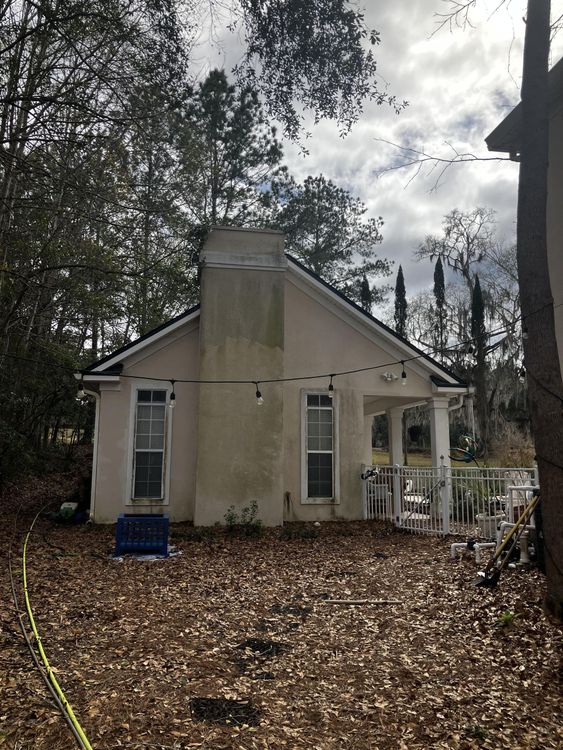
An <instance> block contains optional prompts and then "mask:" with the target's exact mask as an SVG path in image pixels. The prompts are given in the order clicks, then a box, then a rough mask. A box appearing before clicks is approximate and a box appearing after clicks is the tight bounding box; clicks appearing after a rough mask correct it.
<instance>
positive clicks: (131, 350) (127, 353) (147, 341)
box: [88, 310, 200, 375]
mask: <svg viewBox="0 0 563 750" xmlns="http://www.w3.org/2000/svg"><path fill="white" fill-rule="evenodd" d="M199 312H200V311H199V310H194V312H193V313H192V314H191V315H187V316H186V317H185V318H180V319H179V320H176V321H175V322H174V323H170V325H167V326H164V328H162V329H161V330H159V331H156V333H153V334H152V336H147V337H146V338H144V339H142V340H140V341H138V342H137V343H136V344H133V346H130V347H128V348H127V349H125V350H124V351H122V352H120V353H119V354H116V355H115V357H112V358H111V359H108V360H107V361H105V362H104V363H103V364H101V365H99V367H95V368H94V369H93V370H90V371H89V372H88V374H89V375H93V374H94V373H96V372H103V371H104V370H107V369H108V368H110V367H113V366H115V365H117V364H119V363H120V362H122V361H123V360H124V359H127V358H128V357H131V356H132V355H133V354H137V353H139V352H141V351H142V350H143V349H145V348H146V347H147V346H151V345H152V344H154V343H156V342H157V341H160V340H161V339H163V338H164V337H165V336H169V335H170V334H171V333H172V332H174V331H176V330H178V328H181V327H182V326H185V325H187V324H188V323H192V322H193V321H194V320H196V319H197V318H199Z"/></svg>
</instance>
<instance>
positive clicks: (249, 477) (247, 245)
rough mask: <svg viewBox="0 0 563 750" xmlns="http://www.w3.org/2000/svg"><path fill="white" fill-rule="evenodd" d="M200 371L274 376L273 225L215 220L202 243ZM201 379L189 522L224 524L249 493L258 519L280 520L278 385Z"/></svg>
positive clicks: (278, 287)
mask: <svg viewBox="0 0 563 750" xmlns="http://www.w3.org/2000/svg"><path fill="white" fill-rule="evenodd" d="M201 265H202V275H201V314H200V379H201V380H209V381H221V380H227V381H233V380H248V381H257V382H261V381H264V380H270V379H276V378H281V377H283V372H284V290H285V270H286V267H287V261H286V258H285V255H284V236H283V234H282V233H281V232H275V231H270V230H256V229H237V228H223V227H218V228H216V229H213V230H212V231H211V233H210V235H209V238H208V240H207V242H206V244H205V246H204V248H203V252H202V257H201ZM255 390H256V389H255V387H254V385H252V384H234V383H223V384H202V385H201V386H200V396H199V414H198V446H197V450H198V460H197V479H196V502H195V509H194V523H195V524H196V525H209V524H213V523H216V522H217V521H219V522H224V516H225V513H226V512H227V510H228V508H229V507H230V506H231V505H234V506H235V508H236V509H237V511H238V512H240V510H241V508H243V507H245V506H249V505H250V503H251V502H252V501H253V500H255V501H256V502H257V503H258V516H259V517H260V518H261V519H262V521H263V522H264V523H266V524H267V525H278V524H281V523H282V520H283V486H282V461H283V390H282V387H281V385H280V384H275V383H264V384H263V385H260V391H261V393H262V395H263V398H264V404H263V405H262V406H258V404H257V401H256V396H255Z"/></svg>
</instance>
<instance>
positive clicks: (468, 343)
mask: <svg viewBox="0 0 563 750" xmlns="http://www.w3.org/2000/svg"><path fill="white" fill-rule="evenodd" d="M561 306H563V303H559V304H556V305H554V304H553V301H550V302H549V303H546V304H545V305H542V306H541V307H540V308H538V309H537V310H535V311H534V312H531V313H528V315H526V316H523V315H521V316H519V317H518V318H516V319H515V320H514V321H513V322H512V323H511V324H510V325H508V326H503V327H502V328H498V329H495V330H492V331H489V332H488V334H487V336H488V337H489V338H490V337H491V336H495V335H500V334H502V333H508V332H509V331H510V330H514V328H515V326H516V325H517V324H518V323H519V322H520V321H522V324H523V325H522V328H523V331H522V338H523V339H525V338H526V335H527V333H528V331H527V326H526V325H525V321H526V320H527V319H529V318H531V317H532V316H533V315H535V314H537V313H540V312H541V311H542V310H543V309H545V308H546V307H553V308H558V307H561ZM475 341H476V338H471V339H467V340H465V341H461V342H458V343H457V344H455V345H453V346H450V347H446V348H439V349H432V348H431V347H428V348H427V349H426V350H425V351H424V352H422V351H420V350H419V351H420V353H419V354H415V355H413V356H412V357H409V358H408V359H405V360H400V361H397V360H394V361H392V362H386V363H383V364H379V365H371V366H368V367H361V368H357V369H353V370H343V371H341V372H337V373H332V374H319V375H298V376H295V377H289V378H271V379H268V380H265V381H262V382H267V383H285V382H298V381H302V380H318V379H322V378H327V377H329V378H330V380H331V383H330V384H329V388H328V390H329V396H331V394H333V392H334V386H333V387H332V388H331V387H330V386H331V385H332V379H333V377H336V376H337V375H350V374H356V373H361V372H372V371H374V370H382V369H384V368H389V367H392V366H393V365H397V364H399V363H400V364H401V365H402V373H401V382H402V384H403V385H405V381H406V379H407V374H406V371H405V362H412V361H415V360H418V359H422V358H424V357H429V356H431V355H432V354H433V353H434V354H436V353H440V354H443V353H444V352H456V351H459V352H464V353H466V354H471V353H473V352H474V351H475V350H474V347H473V346H472V342H475ZM1 357H9V358H10V359H16V360H20V361H22V362H31V363H34V364H40V365H43V366H47V367H49V368H52V369H58V370H65V371H66V372H74V373H75V375H80V384H79V391H78V393H77V398H80V399H83V398H85V397H86V396H87V394H86V391H85V390H84V381H83V376H84V375H90V376H96V375H98V374H100V373H95V372H92V371H89V370H82V371H78V372H77V371H76V370H71V369H70V368H68V367H66V366H65V365H60V364H56V363H54V362H53V363H51V362H49V363H45V362H44V361H42V360H37V359H34V358H31V357H22V356H19V355H17V354H12V353H11V352H5V353H4V354H3V355H1ZM1 357H0V359H1ZM521 369H522V368H521ZM524 371H525V367H524ZM520 372H521V371H519V374H520ZM527 374H528V375H529V376H530V377H531V378H533V379H534V381H536V382H537V384H538V385H539V386H540V387H541V388H543V389H544V390H546V391H547V392H549V393H550V394H552V395H553V396H554V397H556V398H558V399H559V400H560V401H561V402H562V403H563V398H561V397H560V396H559V395H557V394H556V393H555V392H553V391H551V389H549V388H548V387H547V386H546V385H544V384H543V383H542V382H541V381H539V380H538V379H537V378H535V377H534V375H533V373H527ZM403 375H404V377H403ZM381 377H382V378H383V379H384V380H386V381H387V382H392V381H393V380H397V379H398V377H397V375H395V374H394V373H391V372H383V373H382V375H381ZM118 378H131V379H141V380H146V378H147V376H145V375H143V376H141V375H129V374H126V373H119V374H117V373H116V379H118ZM151 380H154V381H160V382H170V383H172V384H173V385H174V383H177V382H178V383H196V384H209V385H226V384H229V385H239V384H240V385H243V384H248V383H254V385H255V386H256V400H257V402H258V405H259V406H261V405H262V404H263V403H264V399H263V398H262V394H261V393H260V390H259V388H258V382H257V381H253V380H234V379H230V380H203V379H199V378H198V379H189V380H185V379H176V380H172V379H170V378H151ZM175 400H176V398H175V394H174V391H172V394H171V397H170V401H171V402H173V403H170V404H169V405H170V406H171V407H172V408H174V406H175V403H174V402H175Z"/></svg>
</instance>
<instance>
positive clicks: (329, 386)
mask: <svg viewBox="0 0 563 750" xmlns="http://www.w3.org/2000/svg"><path fill="white" fill-rule="evenodd" d="M333 377H334V375H331V376H330V383H329V384H328V397H329V398H333V397H334V386H333V385H332V378H333Z"/></svg>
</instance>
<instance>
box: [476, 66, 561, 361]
mask: <svg viewBox="0 0 563 750" xmlns="http://www.w3.org/2000/svg"><path fill="white" fill-rule="evenodd" d="M521 134H522V108H521V105H520V104H518V106H516V107H515V108H514V109H513V110H512V111H511V112H510V114H508V115H507V116H506V117H505V118H504V120H502V122H500V123H499V124H498V125H497V127H496V128H495V129H494V130H493V132H492V133H491V134H490V135H488V136H487V138H486V139H485V142H486V144H487V148H488V149H489V151H495V152H499V153H506V154H509V155H510V158H511V159H513V160H514V161H519V153H520V148H521ZM562 205H563V58H562V59H561V60H559V62H557V63H556V64H555V65H554V66H553V68H552V69H551V70H550V71H549V167H548V175H547V255H548V258H547V260H548V267H549V277H550V282H551V293H552V295H553V303H554V317H555V335H556V337H557V348H558V351H559V366H560V367H561V372H563V211H561V206H562Z"/></svg>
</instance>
